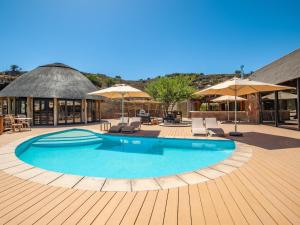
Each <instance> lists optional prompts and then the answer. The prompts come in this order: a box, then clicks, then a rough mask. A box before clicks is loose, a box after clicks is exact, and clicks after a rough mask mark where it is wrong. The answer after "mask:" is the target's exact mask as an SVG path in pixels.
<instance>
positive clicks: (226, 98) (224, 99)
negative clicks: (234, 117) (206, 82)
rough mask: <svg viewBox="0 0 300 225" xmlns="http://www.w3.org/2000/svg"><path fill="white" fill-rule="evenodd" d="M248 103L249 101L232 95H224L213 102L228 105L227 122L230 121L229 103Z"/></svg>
mask: <svg viewBox="0 0 300 225" xmlns="http://www.w3.org/2000/svg"><path fill="white" fill-rule="evenodd" d="M235 100H236V101H246V100H247V99H245V98H242V97H235V96H231V95H223V96H220V97H218V98H215V99H213V100H212V101H213V102H226V103H227V120H228V121H229V120H230V115H229V102H234V101H235Z"/></svg>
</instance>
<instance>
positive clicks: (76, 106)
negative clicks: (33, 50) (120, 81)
mask: <svg viewBox="0 0 300 225" xmlns="http://www.w3.org/2000/svg"><path fill="white" fill-rule="evenodd" d="M96 90H98V89H97V88H96V86H94V85H93V84H92V82H91V81H90V80H89V79H88V78H87V77H86V76H84V75H83V74H82V73H80V72H79V71H78V70H76V69H74V68H72V67H70V66H68V65H65V64H62V63H54V64H47V65H43V66H39V67H37V68H36V69H34V70H32V71H30V72H28V73H25V74H23V75H22V76H20V77H18V78H17V79H16V80H14V81H13V82H11V83H10V84H9V85H8V86H7V87H5V88H4V89H3V90H2V91H0V97H1V98H2V107H1V108H2V114H16V115H17V114H26V116H28V117H32V118H33V123H34V124H35V125H57V124H70V123H83V122H92V121H96V120H99V117H98V116H97V114H98V113H97V111H99V109H98V108H99V107H100V106H99V105H100V104H99V101H98V100H100V98H99V97H97V96H90V95H87V93H89V92H93V91H96ZM85 109H86V110H85Z"/></svg>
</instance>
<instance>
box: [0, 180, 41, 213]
mask: <svg viewBox="0 0 300 225" xmlns="http://www.w3.org/2000/svg"><path fill="white" fill-rule="evenodd" d="M40 187H41V186H40V185H38V184H34V183H23V184H22V185H16V186H14V187H11V188H8V189H7V190H5V191H3V192H2V193H1V195H0V204H1V203H2V202H7V201H8V200H10V201H11V200H13V198H17V197H18V196H19V195H24V191H26V193H30V191H31V190H34V189H37V188H40ZM1 206H2V205H0V209H1Z"/></svg>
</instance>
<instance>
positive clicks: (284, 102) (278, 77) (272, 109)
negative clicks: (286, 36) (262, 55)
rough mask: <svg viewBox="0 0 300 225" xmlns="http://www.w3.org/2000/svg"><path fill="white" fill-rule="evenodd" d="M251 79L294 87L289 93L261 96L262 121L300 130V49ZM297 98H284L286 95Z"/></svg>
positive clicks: (256, 72) (259, 71)
mask: <svg viewBox="0 0 300 225" xmlns="http://www.w3.org/2000/svg"><path fill="white" fill-rule="evenodd" d="M250 79H252V80H255V81H262V82H267V83H271V84H280V85H286V86H290V87H294V88H295V90H291V91H289V93H279V92H275V93H272V95H273V96H274V97H273V98H267V97H266V96H268V95H270V93H263V94H261V95H260V99H259V100H260V101H259V102H260V103H261V105H260V121H261V122H262V123H271V124H275V126H280V127H289V128H297V129H299V130H300V123H299V117H300V49H297V50H295V51H293V52H291V53H289V54H287V55H285V56H283V57H282V58H280V59H278V60H275V61H274V62H272V63H270V64H268V65H266V66H264V67H262V68H261V69H259V70H257V71H255V72H254V73H253V74H252V75H251V76H250ZM288 94H289V96H296V97H293V98H292V97H289V98H287V97H284V96H286V95H288Z"/></svg>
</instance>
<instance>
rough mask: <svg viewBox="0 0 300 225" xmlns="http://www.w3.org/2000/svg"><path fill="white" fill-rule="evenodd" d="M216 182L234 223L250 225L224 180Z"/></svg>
mask: <svg viewBox="0 0 300 225" xmlns="http://www.w3.org/2000/svg"><path fill="white" fill-rule="evenodd" d="M215 182H216V185H217V187H218V190H219V192H220V194H221V196H222V199H223V200H224V202H225V205H226V206H227V209H228V211H229V213H230V215H231V217H232V219H233V221H234V223H235V224H239V225H240V224H241V225H246V224H248V222H247V220H246V219H245V217H244V216H243V214H242V212H241V210H240V208H239V206H238V205H237V203H236V201H235V200H234V199H233V197H232V195H231V194H230V191H229V190H228V189H227V187H226V185H225V184H224V182H223V180H222V179H221V178H219V179H216V180H215Z"/></svg>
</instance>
